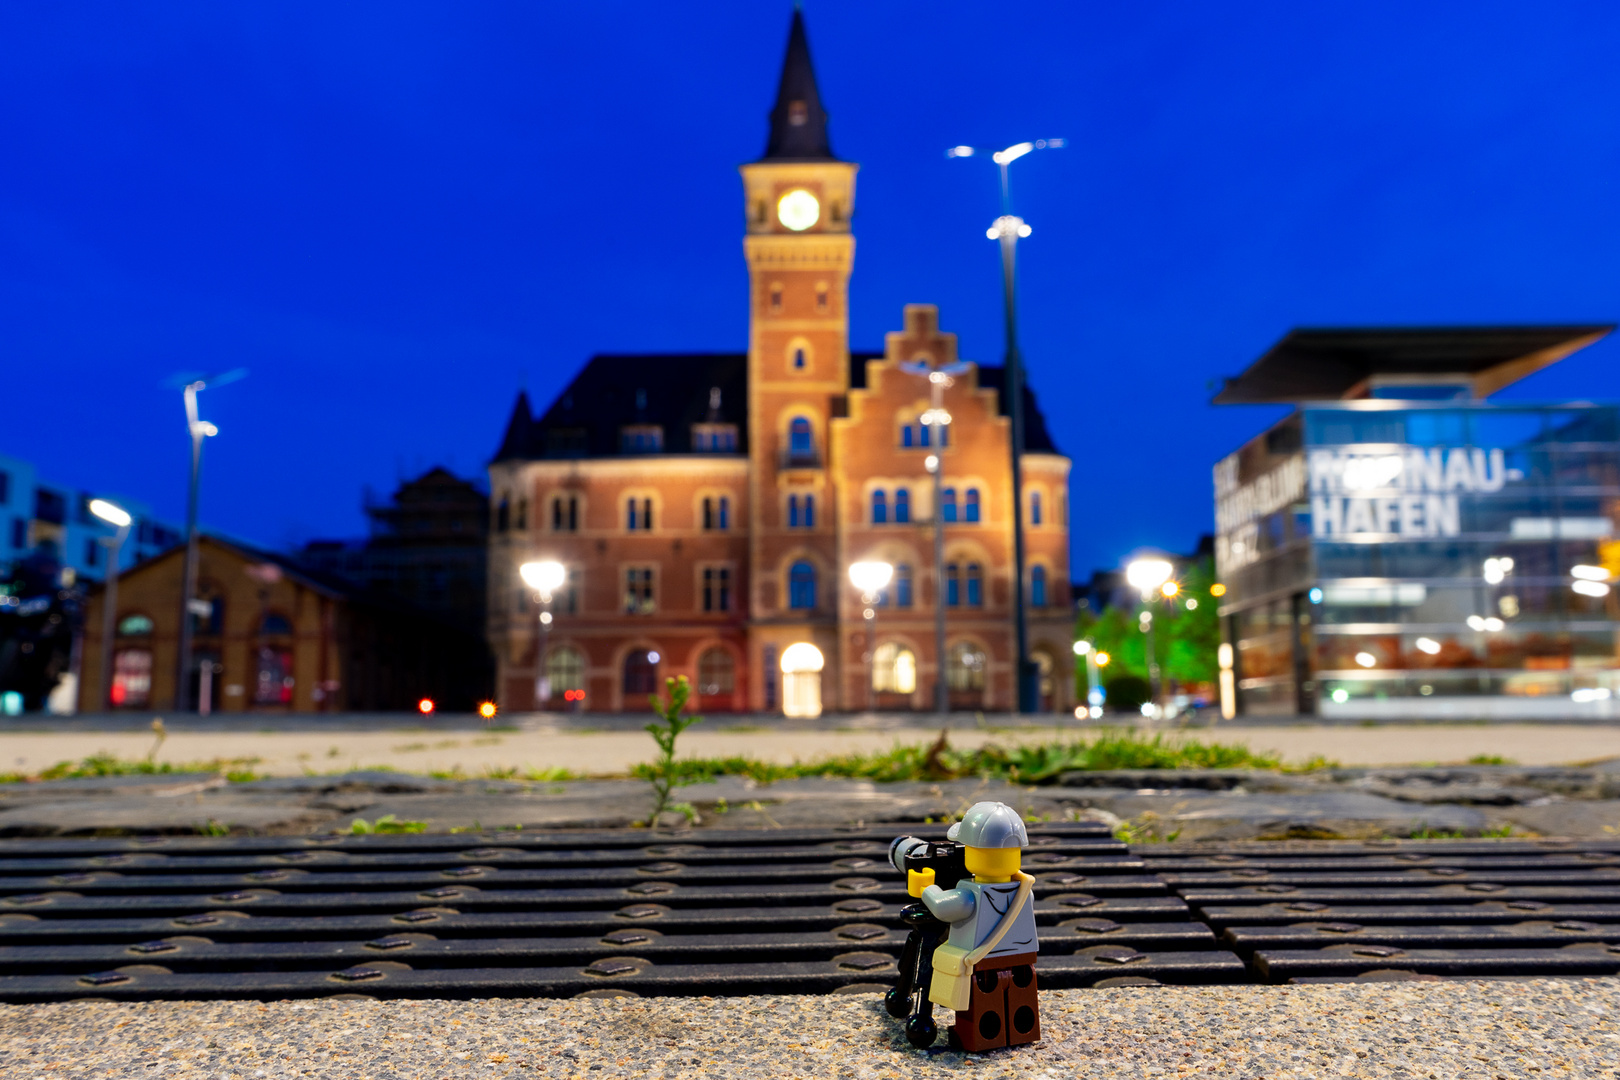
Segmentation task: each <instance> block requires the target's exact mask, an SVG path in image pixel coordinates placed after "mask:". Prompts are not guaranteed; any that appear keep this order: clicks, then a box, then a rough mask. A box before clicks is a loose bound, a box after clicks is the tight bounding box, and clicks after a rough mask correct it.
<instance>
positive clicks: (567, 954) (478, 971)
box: [0, 825, 1247, 1002]
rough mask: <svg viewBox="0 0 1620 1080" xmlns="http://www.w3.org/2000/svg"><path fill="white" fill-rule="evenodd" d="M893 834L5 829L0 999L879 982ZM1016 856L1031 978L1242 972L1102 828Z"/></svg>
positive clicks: (893, 876) (895, 913)
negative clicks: (16, 832)
mask: <svg viewBox="0 0 1620 1080" xmlns="http://www.w3.org/2000/svg"><path fill="white" fill-rule="evenodd" d="M900 831H902V828H901V827H900V826H886V827H881V828H862V829H855V830H839V831H825V830H791V829H789V830H772V831H770V832H760V831H749V832H709V831H705V832H703V833H700V834H686V835H679V836H673V837H667V838H666V837H663V836H660V835H658V834H648V833H634V832H624V831H618V832H569V833H556V834H551V835H548V836H532V835H521V834H514V835H502V836H501V837H500V838H499V840H498V841H497V842H493V843H492V840H491V838H490V837H489V836H487V835H485V836H466V837H460V836H366V837H331V838H307V839H306V838H297V839H290V840H289V839H276V838H254V839H246V840H234V839H233V840H214V839H206V838H176V839H158V840H152V841H131V840H115V841H80V840H67V841H64V840H21V841H8V842H5V843H4V844H3V845H0V1001H12V1002H24V1001H52V1000H62V999H70V998H83V997H97V998H109V999H119V1000H125V999H155V998H219V997H247V998H290V997H319V996H329V995H333V994H344V993H363V994H368V995H373V996H378V997H451V998H458V997H460V998H465V997H489V996H501V995H528V996H573V995H577V994H582V993H594V994H644V995H656V994H749V993H769V992H775V993H784V992H786V993H831V992H837V991H840V990H848V989H850V988H851V987H854V988H862V987H865V988H875V987H877V986H881V985H883V984H885V983H886V982H887V981H889V980H891V979H892V978H893V975H894V972H895V959H896V957H897V956H898V955H899V952H900V948H901V946H902V944H903V943H904V940H905V929H904V927H903V924H902V923H901V922H900V919H899V911H900V908H901V907H903V906H904V905H905V904H907V903H910V902H911V898H910V897H908V896H907V895H906V894H905V890H904V887H903V882H902V881H901V879H900V877H899V875H898V874H897V873H896V872H895V871H894V870H893V869H892V868H890V867H889V865H888V862H887V854H888V844H889V841H890V840H891V839H893V837H894V836H895V835H897V834H898V833H899V832H900ZM905 831H911V832H914V833H917V834H918V835H923V836H935V837H937V836H939V835H940V834H941V833H942V831H943V827H942V826H924V827H919V828H915V829H910V830H905ZM1026 867H1027V868H1028V869H1029V870H1030V871H1031V872H1032V873H1033V874H1035V876H1036V878H1037V882H1038V884H1037V887H1036V915H1037V919H1038V920H1039V922H1040V923H1041V924H1042V949H1043V954H1044V955H1043V957H1042V960H1041V978H1042V983H1043V985H1046V986H1052V987H1074V986H1089V985H1096V984H1098V983H1110V982H1117V981H1120V980H1124V981H1129V982H1144V981H1156V982H1175V983H1199V982H1223V981H1224V982H1230V981H1236V980H1242V979H1245V978H1246V977H1247V975H1246V973H1245V969H1244V965H1243V963H1242V961H1240V960H1239V959H1238V957H1237V956H1236V955H1234V954H1233V953H1232V952H1230V951H1226V950H1222V949H1219V948H1217V947H1216V941H1215V937H1214V934H1213V933H1212V932H1211V931H1210V929H1209V928H1208V927H1207V926H1205V925H1203V924H1201V923H1198V922H1194V921H1192V920H1191V919H1190V918H1189V914H1188V909H1187V905H1186V904H1185V903H1184V902H1183V901H1182V900H1180V899H1178V898H1176V897H1174V896H1173V895H1171V894H1170V890H1169V889H1168V888H1167V887H1166V885H1165V883H1164V882H1163V881H1162V880H1160V879H1158V878H1157V877H1154V876H1153V875H1152V874H1149V873H1147V872H1146V870H1145V868H1144V866H1143V863H1142V862H1141V860H1139V859H1137V858H1135V857H1134V856H1132V855H1131V853H1130V851H1129V850H1128V849H1127V848H1126V847H1125V846H1124V845H1123V844H1120V843H1119V842H1117V841H1116V840H1114V839H1113V838H1112V837H1111V836H1109V835H1108V833H1107V832H1106V831H1105V830H1102V829H1100V828H1098V827H1095V826H1086V825H1069V826H1059V825H1053V826H1041V827H1036V828H1034V829H1032V836H1031V850H1030V851H1029V852H1028V853H1027V856H1026Z"/></svg>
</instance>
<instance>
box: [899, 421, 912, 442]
mask: <svg viewBox="0 0 1620 1080" xmlns="http://www.w3.org/2000/svg"><path fill="white" fill-rule="evenodd" d="M911 438H912V432H911V425H910V424H902V425H900V445H901V446H910V445H911Z"/></svg>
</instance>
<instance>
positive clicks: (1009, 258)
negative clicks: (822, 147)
mask: <svg viewBox="0 0 1620 1080" xmlns="http://www.w3.org/2000/svg"><path fill="white" fill-rule="evenodd" d="M1063 142H1064V141H1063V140H1062V139H1036V140H1035V141H1033V142H1021V143H1015V144H1014V145H1012V146H1009V147H1007V148H1006V149H1005V150H998V151H996V152H995V153H993V154H991V155H990V160H991V161H993V162H995V163H996V165H998V166H999V167H1000V169H1001V216H1000V217H998V218H997V219H996V220H995V222H994V223H993V224H992V225H991V226H990V228H989V230H988V231H987V233H986V235H987V236H988V237H989V238H990V239H992V240H999V241H1001V287H1002V293H1003V297H1004V301H1005V309H1006V336H1007V358H1006V369H1007V380H1006V381H1007V387H1006V389H1007V415H1008V416H1009V418H1010V419H1011V420H1012V424H1011V427H1012V495H1013V499H1012V502H1013V507H1014V510H1013V573H1014V580H1015V581H1016V582H1017V586H1016V588H1014V590H1013V598H1014V599H1013V611H1014V619H1015V623H1016V626H1017V638H1018V711H1019V712H1024V713H1029V712H1034V711H1035V708H1036V703H1037V702H1038V700H1039V698H1040V671H1039V669H1038V668H1037V667H1036V666H1035V664H1034V663H1032V662H1031V661H1030V658H1029V613H1028V611H1027V604H1026V602H1025V597H1024V471H1023V454H1024V366H1023V360H1022V358H1021V357H1020V355H1019V352H1018V307H1017V300H1016V298H1017V288H1016V285H1017V280H1018V241H1019V240H1020V239H1022V238H1024V237H1027V236H1028V235H1029V234H1030V231H1031V230H1030V227H1029V225H1027V224H1026V223H1025V222H1024V220H1023V218H1020V217H1015V216H1014V215H1013V212H1012V190H1011V188H1010V186H1009V179H1008V174H1007V168H1008V166H1010V165H1011V164H1012V163H1013V162H1015V161H1017V160H1018V159H1019V158H1021V157H1023V156H1024V155H1025V154H1028V153H1029V152H1030V151H1032V150H1046V149H1057V148H1059V147H1061V146H1062V145H1063ZM983 152H984V151H982V150H978V149H975V148H974V147H971V146H953V147H951V148H950V149H949V150H947V151H945V156H946V157H951V158H970V157H975V156H978V155H980V154H982V153H983Z"/></svg>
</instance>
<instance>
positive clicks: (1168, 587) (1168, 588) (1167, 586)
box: [1159, 581, 1181, 600]
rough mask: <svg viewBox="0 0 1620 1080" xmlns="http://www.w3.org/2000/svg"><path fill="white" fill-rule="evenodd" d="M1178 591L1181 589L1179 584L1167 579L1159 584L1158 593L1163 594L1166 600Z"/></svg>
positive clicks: (1172, 597) (1173, 596)
mask: <svg viewBox="0 0 1620 1080" xmlns="http://www.w3.org/2000/svg"><path fill="white" fill-rule="evenodd" d="M1180 591H1181V586H1180V585H1177V584H1176V583H1175V582H1173V581H1167V582H1165V583H1164V584H1163V585H1160V586H1159V594H1160V595H1161V596H1163V597H1164V598H1165V599H1166V600H1171V599H1174V598H1175V595H1176V593H1178V592H1180Z"/></svg>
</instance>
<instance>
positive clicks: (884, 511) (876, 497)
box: [872, 488, 889, 525]
mask: <svg viewBox="0 0 1620 1080" xmlns="http://www.w3.org/2000/svg"><path fill="white" fill-rule="evenodd" d="M888 520H889V497H888V496H887V495H885V494H884V493H883V489H882V488H878V489H877V490H876V491H874V492H872V524H874V525H882V524H884V523H885V522H887V521H888Z"/></svg>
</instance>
